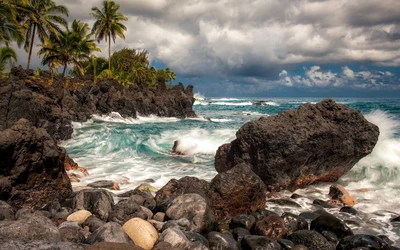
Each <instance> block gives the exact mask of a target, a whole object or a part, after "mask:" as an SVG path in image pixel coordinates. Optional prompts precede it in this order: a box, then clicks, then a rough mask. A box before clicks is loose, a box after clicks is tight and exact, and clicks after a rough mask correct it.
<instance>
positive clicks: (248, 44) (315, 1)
mask: <svg viewBox="0 0 400 250" xmlns="http://www.w3.org/2000/svg"><path fill="white" fill-rule="evenodd" d="M55 2H56V3H57V4H62V5H65V6H66V7H67V8H68V9H69V13H70V15H69V18H68V19H69V20H70V21H72V20H74V19H80V20H82V21H85V22H87V23H89V24H90V25H92V24H93V22H94V20H93V18H92V16H91V15H90V11H91V8H92V7H93V6H96V7H99V8H101V2H102V1H101V0H55ZM115 2H116V3H118V4H119V5H120V6H121V7H120V12H121V13H122V14H124V15H125V16H126V17H128V18H129V20H128V21H127V22H125V23H124V24H125V25H126V26H127V31H126V32H125V36H126V38H125V40H123V39H120V38H117V40H116V43H115V44H113V45H112V51H116V50H119V49H122V48H134V49H139V50H140V49H146V50H147V51H148V52H149V55H150V58H151V60H152V64H153V65H154V66H155V67H156V68H161V67H169V68H170V69H171V70H172V71H174V72H175V73H176V75H177V76H178V77H177V81H181V82H182V83H184V85H188V84H192V85H194V92H198V93H201V94H202V95H204V96H210V97H212V96H219V97H235V96H243V97H245V96H254V97H400V67H399V66H400V1H399V0H384V1H383V0H180V1H176V0H115ZM99 47H100V48H101V49H102V51H103V55H104V56H105V57H107V44H106V42H105V41H103V42H101V43H100V44H99ZM36 50H37V48H36ZM34 55H35V54H34ZM26 57H27V56H26V54H24V53H22V52H21V51H20V52H19V58H20V60H19V63H21V64H22V65H25V64H26V63H25V62H26ZM39 66H40V59H39V58H37V57H36V58H33V65H32V68H36V67H39Z"/></svg>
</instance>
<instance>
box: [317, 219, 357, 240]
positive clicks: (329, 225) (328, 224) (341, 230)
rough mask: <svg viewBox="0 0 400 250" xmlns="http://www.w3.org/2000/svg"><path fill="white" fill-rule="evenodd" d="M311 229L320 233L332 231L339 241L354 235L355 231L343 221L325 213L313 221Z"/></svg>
mask: <svg viewBox="0 0 400 250" xmlns="http://www.w3.org/2000/svg"><path fill="white" fill-rule="evenodd" d="M310 229H311V230H315V231H317V232H320V233H321V232H323V231H332V232H333V233H335V234H336V236H337V237H338V238H339V239H343V238H344V237H346V236H349V235H353V231H352V230H351V229H350V228H349V227H348V226H347V225H346V224H345V223H344V222H343V221H341V220H339V219H338V218H336V217H335V216H333V215H331V214H329V213H323V214H322V215H320V216H318V217H317V218H315V219H314V220H313V221H311V225H310Z"/></svg>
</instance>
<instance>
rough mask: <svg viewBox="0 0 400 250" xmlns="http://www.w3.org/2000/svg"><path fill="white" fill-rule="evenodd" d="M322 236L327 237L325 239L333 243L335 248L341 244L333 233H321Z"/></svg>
mask: <svg viewBox="0 0 400 250" xmlns="http://www.w3.org/2000/svg"><path fill="white" fill-rule="evenodd" d="M321 234H322V236H324V237H325V239H327V240H328V241H329V242H331V243H332V244H334V245H335V246H336V245H337V243H338V242H339V239H338V237H337V236H336V234H335V233H333V232H331V231H322V232H321Z"/></svg>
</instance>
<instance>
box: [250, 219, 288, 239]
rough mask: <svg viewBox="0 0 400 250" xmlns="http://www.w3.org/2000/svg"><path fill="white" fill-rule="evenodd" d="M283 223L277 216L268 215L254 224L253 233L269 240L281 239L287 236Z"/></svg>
mask: <svg viewBox="0 0 400 250" xmlns="http://www.w3.org/2000/svg"><path fill="white" fill-rule="evenodd" d="M287 232H288V231H287V229H286V227H285V222H284V221H283V219H282V218H281V217H279V216H278V215H269V216H267V217H266V218H264V219H262V220H259V221H257V222H256V224H255V226H254V233H255V234H257V235H263V236H267V237H269V238H271V239H282V238H283V237H285V235H286V234H287Z"/></svg>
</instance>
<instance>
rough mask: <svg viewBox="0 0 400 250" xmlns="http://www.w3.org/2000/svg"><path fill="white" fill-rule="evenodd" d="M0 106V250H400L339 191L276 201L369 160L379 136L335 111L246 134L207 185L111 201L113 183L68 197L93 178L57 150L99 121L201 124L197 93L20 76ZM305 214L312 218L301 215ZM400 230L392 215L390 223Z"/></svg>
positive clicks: (254, 127) (329, 108) (263, 125)
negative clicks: (81, 124) (84, 125)
mask: <svg viewBox="0 0 400 250" xmlns="http://www.w3.org/2000/svg"><path fill="white" fill-rule="evenodd" d="M0 96H1V97H2V98H1V102H0V110H1V114H2V115H1V117H0V155H1V156H2V157H1V158H0V166H1V168H0V249H8V250H13V249H155V250H156V249H159V250H164V249H238V250H239V249H243V250H248V249H297V250H302V249H311V250H313V249H328V250H329V249H339V250H342V249H343V250H347V249H349V250H350V249H385V250H386V249H393V250H395V249H399V248H398V247H396V246H394V245H395V243H394V242H393V241H392V240H390V238H389V237H387V236H385V235H374V234H370V233H368V230H367V229H366V230H360V228H362V227H363V226H368V224H365V225H363V224H361V223H358V221H357V218H355V217H354V216H356V215H357V214H358V213H359V211H357V210H356V209H354V208H353V207H352V206H353V205H354V204H355V202H356V201H354V199H353V198H352V197H351V195H350V194H348V193H347V192H346V190H345V189H344V188H343V187H341V186H340V185H332V186H331V190H330V191H329V197H330V198H329V199H326V200H321V199H315V198H313V197H312V195H310V196H309V197H308V196H304V195H299V194H296V193H294V194H291V195H290V196H285V195H284V193H282V192H280V193H276V192H274V191H279V190H281V189H291V190H295V189H297V188H301V187H304V186H307V185H310V184H312V183H317V182H320V181H328V182H332V181H335V180H337V179H338V178H339V177H340V176H341V175H343V174H344V173H345V172H347V171H348V170H349V169H350V168H351V167H352V166H353V165H354V163H355V162H357V161H358V160H359V159H360V158H362V157H363V156H365V155H367V154H368V153H370V152H371V151H372V149H373V147H374V145H375V143H376V141H377V139H378V135H379V130H378V129H377V127H376V126H375V125H373V124H370V123H368V122H366V120H365V119H364V118H363V116H362V115H361V114H360V113H359V112H358V111H354V110H351V109H349V108H347V107H345V106H344V105H338V104H336V103H335V102H334V101H332V100H325V101H323V102H321V103H318V104H316V105H310V104H306V105H302V106H301V107H300V108H299V109H298V110H292V111H285V112H283V113H281V114H279V115H278V116H276V117H272V118H261V119H260V120H259V121H255V122H250V123H248V124H246V125H244V126H243V127H242V128H241V129H240V130H239V131H238V133H237V139H236V140H234V141H232V142H231V143H230V144H226V145H223V146H221V147H220V149H219V150H218V152H217V154H216V161H215V162H216V169H217V170H218V174H217V175H216V176H215V177H214V178H213V179H212V180H211V181H210V182H207V181H205V180H201V179H198V178H195V177H184V178H181V179H179V180H176V179H172V180H170V181H169V182H168V183H167V184H166V185H165V186H164V187H162V188H161V189H160V190H157V191H156V192H154V191H155V190H154V189H153V188H152V187H151V186H149V185H141V186H139V187H136V188H135V189H133V190H129V191H127V192H125V193H122V194H118V195H116V194H115V193H113V192H110V191H108V190H107V188H108V189H111V190H112V189H116V188H117V187H115V186H114V185H113V184H112V183H111V184H112V185H109V184H110V183H109V182H107V181H105V182H102V183H93V184H91V185H89V186H91V187H88V188H85V189H83V190H79V191H78V190H77V191H75V192H73V190H72V187H71V182H70V179H69V177H68V175H67V172H66V168H67V169H73V170H71V171H79V172H80V173H82V175H83V176H84V175H85V174H87V172H85V169H84V168H81V167H79V166H78V165H77V164H76V163H74V162H73V160H72V159H70V158H69V157H68V156H67V155H66V152H65V149H63V148H62V147H59V146H58V145H57V141H58V140H62V139H68V138H70V136H71V134H72V127H71V125H70V124H71V121H85V120H87V119H89V118H90V116H91V115H92V114H108V113H110V112H111V111H113V112H119V113H120V114H121V115H122V116H129V117H136V115H137V113H140V114H142V115H150V114H155V115H159V116H175V117H194V116H195V113H194V112H193V110H192V105H193V102H194V98H193V93H192V87H191V86H188V87H187V88H186V89H184V88H183V85H182V84H179V85H177V86H175V87H172V88H167V86H166V85H165V84H163V83H160V84H159V86H158V88H157V89H146V88H142V87H135V88H133V87H130V88H124V87H122V86H120V85H119V84H118V83H117V82H115V81H113V80H110V79H106V80H104V81H100V82H98V83H97V84H95V85H94V84H92V83H90V82H86V81H85V80H84V79H69V80H68V79H64V78H57V77H56V78H51V77H49V76H47V75H46V73H42V75H41V76H35V75H34V74H33V72H32V71H25V70H23V69H21V68H14V69H13V70H12V74H11V76H10V77H9V78H8V79H6V80H1V81H0ZM282 126H286V127H285V128H284V129H283V128H282ZM265 149H268V150H265ZM325 156H327V157H325ZM265 173H268V174H265ZM105 187H106V188H105ZM304 202H306V203H308V204H310V206H309V207H310V209H309V210H307V209H306V210H304V209H303V211H302V212H296V211H299V210H298V208H299V207H302V203H304ZM271 204H273V205H271ZM277 207H278V208H279V209H276V208H277ZM278 210H279V212H278ZM352 216H353V217H352ZM399 221H400V216H399V215H398V214H395V213H392V216H391V218H390V219H388V221H387V223H388V224H390V225H391V226H392V227H399V226H400V224H399ZM357 223H358V224H357Z"/></svg>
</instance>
